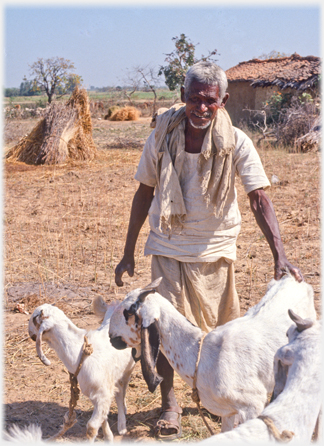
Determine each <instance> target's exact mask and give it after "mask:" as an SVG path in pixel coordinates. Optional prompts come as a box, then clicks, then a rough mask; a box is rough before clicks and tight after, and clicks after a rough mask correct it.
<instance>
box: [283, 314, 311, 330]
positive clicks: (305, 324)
mask: <svg viewBox="0 0 324 446" xmlns="http://www.w3.org/2000/svg"><path fill="white" fill-rule="evenodd" d="M288 314H289V316H290V319H291V320H292V321H293V322H295V324H296V325H297V331H299V332H302V331H304V330H306V329H307V328H310V327H311V326H312V325H313V324H314V322H313V321H312V320H311V319H303V318H302V317H300V316H298V314H296V313H294V312H293V311H292V310H290V309H289V310H288Z"/></svg>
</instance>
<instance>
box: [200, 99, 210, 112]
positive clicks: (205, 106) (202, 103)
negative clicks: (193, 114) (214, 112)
mask: <svg viewBox="0 0 324 446" xmlns="http://www.w3.org/2000/svg"><path fill="white" fill-rule="evenodd" d="M198 107H199V110H200V111H201V112H202V113H205V112H206V111H207V110H208V107H207V104H206V102H203V101H201V102H200V104H199V106H198Z"/></svg>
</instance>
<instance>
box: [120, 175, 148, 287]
mask: <svg viewBox="0 0 324 446" xmlns="http://www.w3.org/2000/svg"><path fill="white" fill-rule="evenodd" d="M153 195H154V187H150V186H146V185H145V184H143V183H140V185H139V187H138V189H137V191H136V193H135V195H134V198H133V203H132V209H131V215H130V219H129V225H128V231H127V237H126V243H125V248H124V256H123V258H122V260H121V261H120V262H119V264H118V265H117V266H116V269H115V282H116V285H118V286H123V285H124V283H123V281H122V275H123V274H124V272H125V271H127V272H128V275H129V276H130V277H133V275H134V268H135V259H134V252H135V245H136V241H137V238H138V234H139V232H140V230H141V227H142V226H143V224H144V222H145V219H146V217H147V214H148V211H149V209H150V206H151V202H152V199H153Z"/></svg>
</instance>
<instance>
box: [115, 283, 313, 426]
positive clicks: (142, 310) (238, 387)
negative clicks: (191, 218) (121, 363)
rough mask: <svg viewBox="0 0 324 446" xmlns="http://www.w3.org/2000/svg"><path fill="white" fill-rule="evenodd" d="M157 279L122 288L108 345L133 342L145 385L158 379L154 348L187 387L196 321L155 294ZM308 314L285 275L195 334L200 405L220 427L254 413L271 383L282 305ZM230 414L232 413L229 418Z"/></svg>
mask: <svg viewBox="0 0 324 446" xmlns="http://www.w3.org/2000/svg"><path fill="white" fill-rule="evenodd" d="M161 280H162V279H161V278H160V279H157V280H156V281H154V282H153V283H151V284H150V285H148V286H147V287H146V288H145V289H137V290H134V291H132V292H130V293H129V294H128V295H127V296H126V298H125V300H124V301H123V302H122V303H121V304H120V305H119V306H118V307H116V309H115V311H114V313H113V314H112V316H111V323H110V327H109V336H110V340H111V343H112V345H113V346H114V347H116V348H120V349H122V348H126V347H127V346H128V347H135V348H138V347H139V345H141V365H142V373H143V377H144V379H145V380H146V383H147V385H148V388H149V390H150V391H151V392H153V391H154V390H155V388H156V387H157V385H158V384H159V383H160V382H161V380H162V378H161V377H160V376H159V375H158V374H157V373H156V371H155V364H156V359H157V356H158V352H159V349H161V351H162V353H163V354H164V356H165V357H166V358H167V359H168V361H169V363H170V364H171V365H172V367H173V368H174V370H176V372H177V373H178V374H179V375H180V376H181V378H182V379H183V380H184V381H185V382H186V383H187V384H189V385H190V386H191V387H192V386H193V377H194V373H195V365H196V361H197V357H198V351H199V344H200V341H201V339H202V337H203V332H202V331H201V330H200V328H198V327H196V326H194V325H193V324H191V323H190V322H189V321H188V320H187V319H186V318H185V317H184V316H182V315H181V314H180V313H179V312H178V311H177V310H176V309H175V308H174V306H173V305H172V304H171V303H170V302H169V301H168V300H167V299H165V298H164V297H163V296H161V295H160V294H158V293H155V288H156V287H157V286H158V285H159V283H160V281H161ZM289 308H293V310H294V311H296V312H298V314H301V315H302V317H310V318H312V319H316V313H315V308H314V296H313V289H312V287H311V286H310V285H308V284H306V283H305V282H301V283H298V282H297V281H296V280H295V279H294V278H293V277H292V276H290V275H287V276H285V277H283V278H282V279H280V281H275V280H274V279H273V280H272V281H271V282H270V284H269V287H268V290H267V293H266V295H265V296H264V297H263V298H262V300H261V301H260V302H259V303H258V304H257V305H255V306H254V307H252V308H250V309H249V310H248V311H247V313H246V314H245V315H244V316H243V317H241V318H238V319H235V320H233V321H230V322H227V323H226V324H225V325H222V326H219V327H217V328H216V329H215V330H213V331H211V332H210V333H208V334H207V335H206V337H205V338H204V339H203V343H202V346H201V355H200V361H199V366H198V370H197V382H196V386H197V389H198V393H199V397H200V400H201V404H202V405H203V406H204V407H205V408H206V409H208V410H209V411H210V412H211V413H213V414H215V415H219V416H221V417H222V432H225V431H228V430H231V429H232V428H233V426H234V419H235V415H236V414H238V417H237V418H238V421H239V422H240V423H244V422H245V421H246V420H248V419H250V418H254V417H257V416H258V415H259V414H260V413H261V412H262V410H263V408H264V406H265V404H266V403H267V394H269V393H271V392H272V390H273V387H274V375H273V358H274V355H275V353H276V351H277V349H278V348H279V347H281V346H282V345H284V344H285V343H286V331H287V329H288V328H289V326H290V325H291V320H290V318H289V316H288V313H287V311H288V309H289ZM235 421H236V420H235Z"/></svg>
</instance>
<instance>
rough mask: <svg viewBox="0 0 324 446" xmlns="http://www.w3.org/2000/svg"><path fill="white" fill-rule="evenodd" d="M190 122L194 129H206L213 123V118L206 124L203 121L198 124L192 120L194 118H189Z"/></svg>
mask: <svg viewBox="0 0 324 446" xmlns="http://www.w3.org/2000/svg"><path fill="white" fill-rule="evenodd" d="M189 123H190V125H191V126H192V127H193V128H194V129H200V130H204V129H207V128H208V127H209V126H210V124H211V120H209V121H207V122H206V123H205V124H203V123H201V124H198V123H194V122H193V121H192V119H189Z"/></svg>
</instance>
